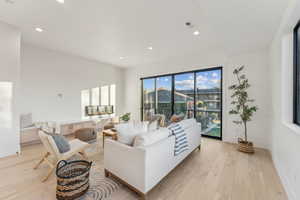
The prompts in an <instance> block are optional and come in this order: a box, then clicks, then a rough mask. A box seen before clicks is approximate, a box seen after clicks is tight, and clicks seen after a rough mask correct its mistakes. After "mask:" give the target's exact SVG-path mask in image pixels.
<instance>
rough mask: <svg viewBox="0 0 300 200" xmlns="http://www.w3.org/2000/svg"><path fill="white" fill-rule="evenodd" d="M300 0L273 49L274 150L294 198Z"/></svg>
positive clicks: (299, 141)
mask: <svg viewBox="0 0 300 200" xmlns="http://www.w3.org/2000/svg"><path fill="white" fill-rule="evenodd" d="M299 19H300V2H299V1H297V0H292V1H291V3H290V5H289V8H288V9H287V10H286V12H285V15H284V17H283V20H282V23H281V26H280V28H279V30H278V33H277V35H276V37H275V38H274V40H273V43H272V46H271V48H270V56H269V58H270V69H271V71H270V72H271V84H272V96H271V97H272V98H271V99H272V111H273V113H272V118H271V133H272V137H271V140H270V142H271V148H270V149H271V152H272V157H273V160H274V164H275V167H276V169H277V171H278V173H279V176H280V178H281V180H282V182H283V185H284V187H285V190H286V192H287V194H288V197H289V199H290V200H298V199H300V190H299V186H300V159H299V152H300V127H299V126H296V125H294V124H293V121H292V113H293V111H292V109H293V29H294V26H295V25H296V23H297V21H298V20H299Z"/></svg>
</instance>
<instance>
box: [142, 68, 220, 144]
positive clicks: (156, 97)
mask: <svg viewBox="0 0 300 200" xmlns="http://www.w3.org/2000/svg"><path fill="white" fill-rule="evenodd" d="M141 80H142V93H143V95H142V118H143V119H144V120H147V119H148V117H149V116H151V115H153V114H163V115H165V116H166V119H167V121H169V119H170V118H171V116H172V115H173V114H177V115H182V116H184V117H185V118H196V120H197V121H198V122H200V123H201V125H202V134H203V135H204V136H209V137H213V138H218V139H221V138H222V68H221V67H216V68H209V69H204V70H196V71H191V72H182V73H176V74H168V75H161V76H155V77H149V78H142V79H141Z"/></svg>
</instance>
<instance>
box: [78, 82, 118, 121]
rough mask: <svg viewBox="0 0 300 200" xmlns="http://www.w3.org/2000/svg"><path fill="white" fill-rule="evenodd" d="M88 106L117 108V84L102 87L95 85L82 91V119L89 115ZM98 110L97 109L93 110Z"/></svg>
mask: <svg viewBox="0 0 300 200" xmlns="http://www.w3.org/2000/svg"><path fill="white" fill-rule="evenodd" d="M86 106H93V108H94V109H98V108H97V106H98V107H99V106H113V110H114V111H115V110H116V107H115V106H116V85H115V84H113V85H106V86H102V87H95V88H92V89H86V90H82V91H81V113H82V119H87V118H89V116H87V114H86V110H85V109H86ZM91 112H96V111H91Z"/></svg>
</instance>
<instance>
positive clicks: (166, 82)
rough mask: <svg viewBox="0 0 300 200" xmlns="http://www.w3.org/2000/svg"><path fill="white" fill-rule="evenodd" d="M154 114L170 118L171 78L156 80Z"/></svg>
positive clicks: (164, 77)
mask: <svg viewBox="0 0 300 200" xmlns="http://www.w3.org/2000/svg"><path fill="white" fill-rule="evenodd" d="M156 108H157V109H156V113H158V114H163V115H165V117H166V119H170V118H171V116H172V76H162V77H159V78H156Z"/></svg>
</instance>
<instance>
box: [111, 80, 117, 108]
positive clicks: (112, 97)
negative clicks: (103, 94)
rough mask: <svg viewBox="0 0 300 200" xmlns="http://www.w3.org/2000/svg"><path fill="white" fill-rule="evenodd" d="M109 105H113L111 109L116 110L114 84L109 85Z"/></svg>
mask: <svg viewBox="0 0 300 200" xmlns="http://www.w3.org/2000/svg"><path fill="white" fill-rule="evenodd" d="M110 105H111V106H113V110H114V112H115V110H116V85H111V86H110Z"/></svg>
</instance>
